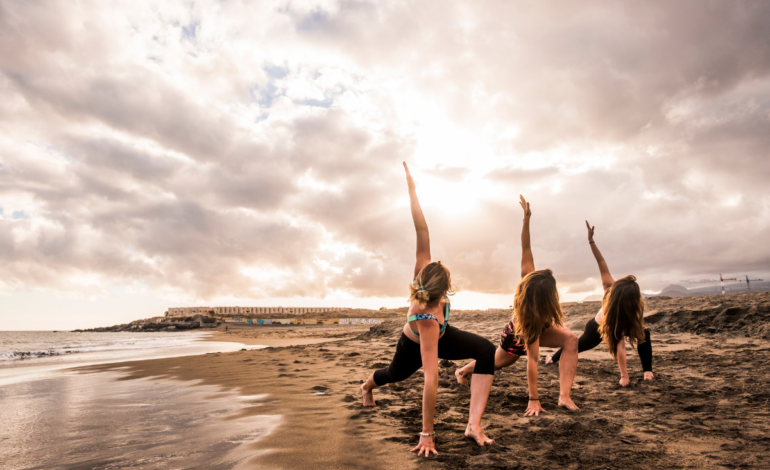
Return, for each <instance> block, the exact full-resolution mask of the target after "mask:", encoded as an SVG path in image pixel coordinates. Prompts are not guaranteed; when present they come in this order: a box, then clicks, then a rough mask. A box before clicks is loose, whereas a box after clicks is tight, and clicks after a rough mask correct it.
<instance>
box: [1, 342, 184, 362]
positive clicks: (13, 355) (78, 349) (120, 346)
mask: <svg viewBox="0 0 770 470" xmlns="http://www.w3.org/2000/svg"><path fill="white" fill-rule="evenodd" d="M189 344H190V343H188V342H180V341H174V342H170V341H162V342H160V341H144V342H137V341H131V342H126V343H117V344H116V343H113V342H110V343H107V344H100V345H97V344H94V343H91V344H84V345H80V346H74V345H73V346H65V347H62V348H51V349H41V350H37V351H20V350H11V351H0V361H17V360H20V359H35V358H39V357H50V356H62V355H65V354H78V353H88V352H101V351H123V350H131V349H154V348H168V347H176V346H188V345H189Z"/></svg>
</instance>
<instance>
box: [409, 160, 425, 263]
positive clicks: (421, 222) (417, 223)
mask: <svg viewBox="0 0 770 470" xmlns="http://www.w3.org/2000/svg"><path fill="white" fill-rule="evenodd" d="M404 170H405V171H406V185H407V187H408V188H409V205H410V206H411V208H412V220H413V221H414V230H415V231H416V232H417V261H416V262H415V264H414V276H415V277H417V273H419V272H420V270H421V269H422V268H424V267H425V265H426V264H428V263H430V235H429V234H428V222H426V221H425V216H424V215H423V213H422V207H420V201H419V200H418V199H417V190H416V189H415V186H414V180H413V179H412V174H411V173H409V167H408V166H406V162H404Z"/></svg>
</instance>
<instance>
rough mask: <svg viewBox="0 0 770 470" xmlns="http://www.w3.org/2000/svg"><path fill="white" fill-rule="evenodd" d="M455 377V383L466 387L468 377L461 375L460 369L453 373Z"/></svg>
mask: <svg viewBox="0 0 770 470" xmlns="http://www.w3.org/2000/svg"><path fill="white" fill-rule="evenodd" d="M455 377H457V383H459V384H460V385H465V386H467V385H468V377H467V376H465V375H463V370H462V369H457V370H456V371H455Z"/></svg>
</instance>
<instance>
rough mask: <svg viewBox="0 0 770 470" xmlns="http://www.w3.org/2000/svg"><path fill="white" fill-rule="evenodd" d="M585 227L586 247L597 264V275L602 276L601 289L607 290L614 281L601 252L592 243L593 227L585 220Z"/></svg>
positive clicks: (593, 242)
mask: <svg viewBox="0 0 770 470" xmlns="http://www.w3.org/2000/svg"><path fill="white" fill-rule="evenodd" d="M586 227H587V228H588V245H589V246H590V247H591V252H592V253H593V254H594V258H596V262H597V263H598V264H599V273H600V274H601V275H602V287H603V288H604V290H607V289H609V288H610V287H612V285H613V284H614V283H615V279H613V278H612V275H611V274H610V268H609V267H608V266H607V262H606V261H604V256H602V252H601V251H599V247H598V246H596V242H595V241H594V228H595V227H592V226H591V224H589V223H588V221H587V220H586Z"/></svg>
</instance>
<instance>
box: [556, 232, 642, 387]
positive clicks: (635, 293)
mask: <svg viewBox="0 0 770 470" xmlns="http://www.w3.org/2000/svg"><path fill="white" fill-rule="evenodd" d="M586 227H588V244H589V245H590V246H591V251H592V252H593V254H594V258H596V262H597V263H598V264H599V272H600V273H601V277H602V286H603V287H604V298H603V299H602V308H601V309H600V310H599V313H597V314H596V317H594V318H592V319H591V320H588V323H586V327H585V331H583V335H582V336H581V337H580V338H579V339H578V353H581V352H583V351H588V350H589V349H593V348H595V347H596V346H598V345H599V344H600V343H601V342H602V341H605V342H606V343H607V346H608V347H609V350H610V353H611V354H612V357H613V358H615V360H616V361H617V363H618V367H619V368H620V385H621V386H623V387H625V386H627V385H628V384H629V382H630V379H629V377H628V369H627V367H626V341H625V339H626V338H628V339H629V341H630V342H631V343H632V344H634V343H635V344H636V350H637V352H638V353H639V359H641V361H642V369H643V370H644V379H645V380H653V378H654V376H653V374H652V345H651V341H650V330H648V329H646V328H645V327H644V300H642V292H641V290H640V289H639V284H637V283H636V277H634V276H626V277H624V278H621V279H618V280H617V281H616V280H614V279H613V278H612V275H610V269H609V268H608V267H607V262H606V261H604V257H603V256H602V253H601V252H600V251H599V247H597V246H596V242H594V227H592V226H591V225H590V224H589V223H588V221H586ZM560 358H561V349H560V350H558V351H557V352H556V354H554V355H553V356H548V357H547V358H546V360H545V363H546V364H553V363H556V362H559V359H560Z"/></svg>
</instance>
